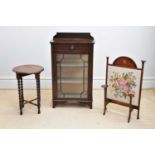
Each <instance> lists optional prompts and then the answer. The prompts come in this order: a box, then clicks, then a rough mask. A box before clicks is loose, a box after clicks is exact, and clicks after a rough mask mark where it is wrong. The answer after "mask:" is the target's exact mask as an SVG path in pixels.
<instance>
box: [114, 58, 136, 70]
mask: <svg viewBox="0 0 155 155" xmlns="http://www.w3.org/2000/svg"><path fill="white" fill-rule="evenodd" d="M113 65H115V66H119V67H128V68H137V65H136V63H135V62H134V61H133V60H132V59H131V58H129V57H125V56H123V57H118V58H116V59H115V60H114V62H113Z"/></svg>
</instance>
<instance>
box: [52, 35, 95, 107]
mask: <svg viewBox="0 0 155 155" xmlns="http://www.w3.org/2000/svg"><path fill="white" fill-rule="evenodd" d="M50 43H51V62H52V95H53V99H52V100H53V108H54V107H55V106H56V105H57V104H67V103H68V104H78V105H82V104H85V105H88V106H89V107H90V108H91V109H92V101H93V97H92V86H93V47H94V38H93V37H92V36H91V35H90V33H57V34H56V35H55V36H54V37H53V40H52V41H51V42H50Z"/></svg>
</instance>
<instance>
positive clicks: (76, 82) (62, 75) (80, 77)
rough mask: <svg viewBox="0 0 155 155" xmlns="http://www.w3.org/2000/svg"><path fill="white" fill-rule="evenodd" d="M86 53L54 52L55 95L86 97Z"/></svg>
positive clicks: (72, 97)
mask: <svg viewBox="0 0 155 155" xmlns="http://www.w3.org/2000/svg"><path fill="white" fill-rule="evenodd" d="M88 60H89V58H88V54H65V53H60V54H56V74H57V75H56V76H57V79H56V87H57V88H56V90H57V93H56V96H57V98H60V99H61V98H67V99H86V98H88Z"/></svg>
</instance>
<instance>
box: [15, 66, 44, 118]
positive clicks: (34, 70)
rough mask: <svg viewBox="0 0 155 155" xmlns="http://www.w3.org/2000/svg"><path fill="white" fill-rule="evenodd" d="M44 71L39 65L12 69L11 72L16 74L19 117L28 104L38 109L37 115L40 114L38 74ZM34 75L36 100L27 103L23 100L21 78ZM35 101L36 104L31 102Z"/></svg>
mask: <svg viewBox="0 0 155 155" xmlns="http://www.w3.org/2000/svg"><path fill="white" fill-rule="evenodd" d="M43 70H44V68H43V67H42V66H39V65H21V66H16V67H14V68H13V71H14V72H15V73H16V78H17V81H18V94H19V108H20V115H22V114H23V111H22V109H23V107H24V104H26V103H30V104H33V105H35V106H37V107H38V114H40V100H41V97H40V73H41V72H42V71H43ZM31 74H34V75H35V79H36V88H37V98H35V99H32V100H30V101H27V100H25V99H24V92H23V77H24V76H28V75H31ZM35 100H37V104H36V103H33V101H35Z"/></svg>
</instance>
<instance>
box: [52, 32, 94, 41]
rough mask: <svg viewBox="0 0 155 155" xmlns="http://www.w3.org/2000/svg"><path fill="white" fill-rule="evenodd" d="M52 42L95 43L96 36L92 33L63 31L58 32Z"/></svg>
mask: <svg viewBox="0 0 155 155" xmlns="http://www.w3.org/2000/svg"><path fill="white" fill-rule="evenodd" d="M51 43H94V38H93V37H92V36H91V34H90V33H74V32H73V33H61V32H58V33H56V35H55V36H54V37H53V40H52V41H51Z"/></svg>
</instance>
